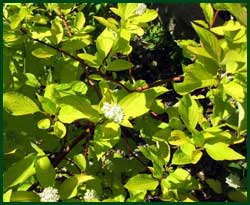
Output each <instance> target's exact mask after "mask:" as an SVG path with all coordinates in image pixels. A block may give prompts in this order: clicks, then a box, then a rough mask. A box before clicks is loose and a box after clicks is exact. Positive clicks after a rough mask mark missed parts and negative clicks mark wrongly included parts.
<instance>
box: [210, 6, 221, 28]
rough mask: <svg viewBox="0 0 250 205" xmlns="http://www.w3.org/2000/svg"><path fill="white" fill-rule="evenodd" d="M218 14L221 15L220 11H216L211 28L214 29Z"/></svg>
mask: <svg viewBox="0 0 250 205" xmlns="http://www.w3.org/2000/svg"><path fill="white" fill-rule="evenodd" d="M218 13H219V10H216V12H215V14H214V18H213V21H212V22H211V24H210V25H209V28H212V27H213V25H214V23H215V21H216V19H217V16H218Z"/></svg>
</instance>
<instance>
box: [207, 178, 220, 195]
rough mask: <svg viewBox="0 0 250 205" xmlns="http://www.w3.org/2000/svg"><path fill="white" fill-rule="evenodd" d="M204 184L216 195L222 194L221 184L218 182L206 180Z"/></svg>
mask: <svg viewBox="0 0 250 205" xmlns="http://www.w3.org/2000/svg"><path fill="white" fill-rule="evenodd" d="M206 183H207V184H208V185H209V187H210V188H211V189H213V191H214V192H215V193H217V194H221V193H222V187H221V183H220V181H219V180H217V179H210V178H209V179H206Z"/></svg>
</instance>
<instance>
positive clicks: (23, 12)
mask: <svg viewBox="0 0 250 205" xmlns="http://www.w3.org/2000/svg"><path fill="white" fill-rule="evenodd" d="M27 15H28V10H27V8H25V7H21V9H20V10H19V12H18V13H17V14H14V15H13V16H11V17H10V28H11V29H16V28H17V27H18V26H19V24H20V23H21V22H22V21H23V20H24V18H25V17H26V16H27Z"/></svg>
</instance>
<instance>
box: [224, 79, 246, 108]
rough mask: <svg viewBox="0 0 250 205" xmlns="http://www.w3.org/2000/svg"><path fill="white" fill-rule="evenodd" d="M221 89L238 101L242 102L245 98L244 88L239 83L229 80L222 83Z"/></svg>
mask: <svg viewBox="0 0 250 205" xmlns="http://www.w3.org/2000/svg"><path fill="white" fill-rule="evenodd" d="M223 89H224V91H225V93H227V94H228V95H230V96H231V97H233V98H234V99H235V100H237V101H238V102H241V103H242V102H243V101H244V98H245V89H244V87H243V86H241V85H240V84H238V83H236V82H234V81H231V82H229V83H226V84H223Z"/></svg>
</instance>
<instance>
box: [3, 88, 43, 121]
mask: <svg viewBox="0 0 250 205" xmlns="http://www.w3.org/2000/svg"><path fill="white" fill-rule="evenodd" d="M3 107H4V109H5V110H6V111H7V112H9V113H10V114H12V115H17V116H18V115H28V114H33V113H35V112H38V111H40V110H39V108H38V106H37V105H36V104H35V103H34V102H33V101H32V100H31V99H30V98H29V97H26V96H24V95H23V94H21V93H17V92H7V93H4V94H3Z"/></svg>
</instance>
